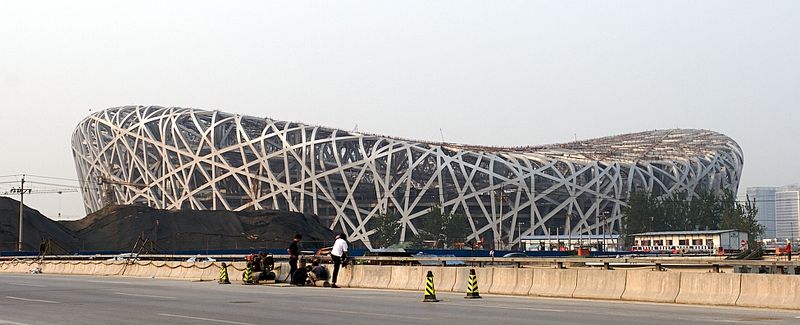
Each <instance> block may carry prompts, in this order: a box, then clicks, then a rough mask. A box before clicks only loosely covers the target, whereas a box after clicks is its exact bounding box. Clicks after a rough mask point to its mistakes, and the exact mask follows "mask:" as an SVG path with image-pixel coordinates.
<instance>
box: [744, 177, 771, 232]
mask: <svg viewBox="0 0 800 325" xmlns="http://www.w3.org/2000/svg"><path fill="white" fill-rule="evenodd" d="M776 190H777V188H776V187H748V188H747V197H748V198H749V199H750V200H756V207H757V208H758V214H756V219H757V220H758V223H760V224H761V225H762V226H764V238H775V235H776V233H775V230H776V229H777V227H776V225H775V191H776Z"/></svg>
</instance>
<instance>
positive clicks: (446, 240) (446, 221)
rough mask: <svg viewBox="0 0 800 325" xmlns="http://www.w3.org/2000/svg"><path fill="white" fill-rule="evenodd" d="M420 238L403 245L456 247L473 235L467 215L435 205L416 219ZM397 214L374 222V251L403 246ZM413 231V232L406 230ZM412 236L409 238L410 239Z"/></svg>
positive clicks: (373, 220) (414, 237)
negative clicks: (449, 211)
mask: <svg viewBox="0 0 800 325" xmlns="http://www.w3.org/2000/svg"><path fill="white" fill-rule="evenodd" d="M414 220H415V221H416V222H415V223H416V224H415V226H416V229H417V233H418V234H417V235H416V236H414V235H413V234H412V236H411V237H410V238H408V240H407V241H406V242H404V243H402V244H404V245H405V246H406V247H423V246H432V248H452V247H454V246H455V245H456V244H457V243H463V242H464V240H465V238H466V237H467V236H468V235H469V234H470V233H471V232H472V229H471V228H470V225H469V220H468V219H467V216H465V215H463V214H455V213H447V212H445V210H444V208H443V207H442V206H434V207H432V208H431V209H430V211H428V212H427V213H426V214H425V215H422V216H419V217H417V218H415V219H414ZM400 222H401V220H400V216H399V214H398V213H397V212H396V211H392V210H390V211H387V212H385V213H381V214H378V215H376V216H374V217H372V219H370V222H369V226H370V227H371V228H372V229H374V231H375V232H374V233H373V234H372V235H371V236H370V243H371V244H372V247H374V248H380V247H389V246H392V245H396V244H399V243H400V231H401V228H402V224H401V223H400ZM406 231H408V232H410V231H411V230H410V229H408V230H406ZM407 237H408V236H407Z"/></svg>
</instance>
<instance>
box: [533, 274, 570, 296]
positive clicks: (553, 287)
mask: <svg viewBox="0 0 800 325" xmlns="http://www.w3.org/2000/svg"><path fill="white" fill-rule="evenodd" d="M577 282H578V270H576V269H536V270H534V271H533V284H532V285H531V290H530V291H529V292H528V294H529V295H532V296H544V297H572V293H573V292H574V291H575V287H576V285H577Z"/></svg>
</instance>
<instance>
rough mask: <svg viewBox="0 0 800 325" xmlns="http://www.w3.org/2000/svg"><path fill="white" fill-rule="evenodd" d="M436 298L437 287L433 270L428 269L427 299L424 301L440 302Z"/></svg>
mask: <svg viewBox="0 0 800 325" xmlns="http://www.w3.org/2000/svg"><path fill="white" fill-rule="evenodd" d="M438 301H439V299H436V289H435V288H434V287H433V272H431V271H428V275H427V276H426V277H425V299H424V300H422V302H438Z"/></svg>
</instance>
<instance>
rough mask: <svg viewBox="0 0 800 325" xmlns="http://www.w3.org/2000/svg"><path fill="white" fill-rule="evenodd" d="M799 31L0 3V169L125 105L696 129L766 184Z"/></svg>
mask: <svg viewBox="0 0 800 325" xmlns="http://www.w3.org/2000/svg"><path fill="white" fill-rule="evenodd" d="M799 32H800V1H659V2H656V1H482V2H472V1H394V2H389V1H312V2H308V1H288V2H266V1H253V2H245V1H238V2H236V1H219V2H208V1H128V2H122V1H52V2H45V1H2V2H0V137H2V142H1V145H0V154H1V155H2V159H0V176H3V175H11V174H22V173H27V174H35V175H43V176H55V177H64V178H75V177H76V175H75V167H74V163H73V160H72V154H71V151H70V147H69V141H70V137H71V135H72V131H73V129H74V127H75V126H76V125H77V123H78V122H80V120H81V119H83V118H84V117H86V116H87V115H88V114H89V113H90V110H92V111H96V110H100V109H103V108H107V107H112V106H120V105H129V104H141V105H160V106H182V107H196V108H204V109H218V110H222V111H227V112H233V113H240V114H247V115H255V116H269V117H273V118H277V119H283V120H292V121H302V122H306V123H309V124H318V125H326V126H331V127H337V128H343V129H348V130H351V129H353V128H354V127H355V125H356V124H357V125H358V129H359V130H360V131H364V132H371V133H382V134H387V135H393V136H401V137H407V138H413V139H426V140H439V139H440V137H441V136H440V133H439V129H441V130H442V133H443V134H444V138H445V140H446V141H448V142H459V143H472V144H489V145H525V144H545V143H553V142H565V141H570V140H572V139H573V137H575V136H577V137H578V138H581V139H583V138H593V137H599V136H605V135H612V134H620V133H626V132H634V131H642V130H651V129H663V128H675V127H680V128H702V129H710V130H714V131H718V132H722V133H724V134H726V135H728V136H730V137H732V138H733V139H734V140H736V141H737V142H738V143H739V144H740V145H741V147H742V148H743V150H744V154H745V168H744V173H743V177H742V184H741V185H740V192H743V190H744V188H745V187H747V186H759V185H764V186H777V185H784V184H788V183H795V182H799V181H800V172H798V167H797V166H796V165H797V164H798V162H800V150H798V145H797V140H798V137H799V136H800V131H798V128H797V127H798V123H799V122H800V116H799V115H798V112H797V110H798V103H800V41H798V40H799V39H800V37H798V34H800V33H799ZM14 179H15V178H13V177H6V178H0V182H2V181H9V180H11V181H13V180H14ZM39 181H43V179H39ZM10 187H11V184H2V183H0V190H4V189H8V188H10ZM26 203H30V205H31V206H33V207H34V208H37V209H40V210H41V211H42V212H43V213H45V214H46V215H48V216H50V217H53V218H55V216H56V215H57V214H58V212H59V211H60V212H62V214H63V216H64V218H77V217H82V216H83V214H84V212H83V206H82V203H81V200H80V197H79V195H77V194H74V193H71V194H61V195H60V196H59V195H56V194H50V195H45V194H42V195H37V196H30V197H29V199H26Z"/></svg>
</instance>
